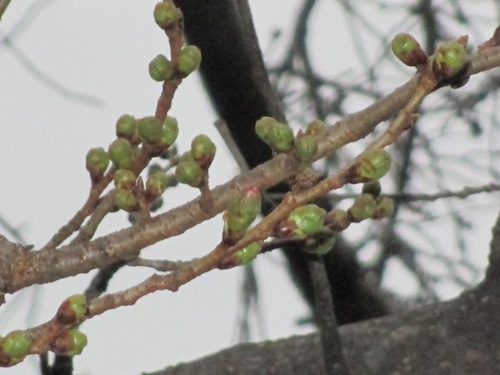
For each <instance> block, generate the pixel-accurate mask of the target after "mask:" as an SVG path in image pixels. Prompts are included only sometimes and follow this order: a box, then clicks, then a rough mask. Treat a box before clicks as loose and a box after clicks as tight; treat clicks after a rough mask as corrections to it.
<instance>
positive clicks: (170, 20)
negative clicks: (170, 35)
mask: <svg viewBox="0 0 500 375" xmlns="http://www.w3.org/2000/svg"><path fill="white" fill-rule="evenodd" d="M154 18H155V22H156V23H157V24H158V26H160V27H161V28H162V29H167V28H169V27H171V26H173V25H174V24H175V23H176V22H177V21H178V20H179V18H180V12H179V10H178V9H177V8H176V7H175V5H174V3H173V2H172V1H162V2H161V3H158V4H156V6H155V9H154Z"/></svg>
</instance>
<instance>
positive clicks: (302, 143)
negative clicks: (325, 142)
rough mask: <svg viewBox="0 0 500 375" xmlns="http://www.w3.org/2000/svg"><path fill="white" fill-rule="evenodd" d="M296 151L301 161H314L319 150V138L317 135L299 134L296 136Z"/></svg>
mask: <svg viewBox="0 0 500 375" xmlns="http://www.w3.org/2000/svg"><path fill="white" fill-rule="evenodd" d="M294 151H295V155H296V156H297V158H298V159H299V160H300V161H301V162H304V163H309V162H311V161H313V160H314V156H315V155H316V153H317V152H318V138H317V137H316V136H315V135H301V136H298V137H297V138H295V144H294Z"/></svg>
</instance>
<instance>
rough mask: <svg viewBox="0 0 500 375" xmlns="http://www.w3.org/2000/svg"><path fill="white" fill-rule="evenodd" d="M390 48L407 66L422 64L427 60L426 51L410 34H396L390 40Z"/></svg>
mask: <svg viewBox="0 0 500 375" xmlns="http://www.w3.org/2000/svg"><path fill="white" fill-rule="evenodd" d="M391 49H392V52H393V53H394V55H396V57H397V58H398V59H399V60H400V61H401V62H402V63H404V64H406V65H408V66H417V65H422V64H425V63H426V62H427V55H426V53H425V52H424V51H423V50H422V47H420V44H419V43H418V42H417V40H416V39H415V38H414V37H412V36H411V35H410V34H406V33H401V34H398V35H396V36H395V37H394V39H393V40H392V42H391Z"/></svg>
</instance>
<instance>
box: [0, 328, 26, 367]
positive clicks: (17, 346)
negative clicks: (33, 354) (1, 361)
mask: <svg viewBox="0 0 500 375" xmlns="http://www.w3.org/2000/svg"><path fill="white" fill-rule="evenodd" d="M0 349H1V351H2V352H3V353H5V354H6V355H7V356H8V357H10V358H11V360H12V361H14V362H16V361H18V360H20V359H22V358H24V357H25V356H26V354H28V353H29V351H30V349H31V339H30V338H29V336H28V334H27V333H26V331H12V332H10V333H9V334H8V335H7V336H5V337H4V339H3V340H2V342H1V344H0Z"/></svg>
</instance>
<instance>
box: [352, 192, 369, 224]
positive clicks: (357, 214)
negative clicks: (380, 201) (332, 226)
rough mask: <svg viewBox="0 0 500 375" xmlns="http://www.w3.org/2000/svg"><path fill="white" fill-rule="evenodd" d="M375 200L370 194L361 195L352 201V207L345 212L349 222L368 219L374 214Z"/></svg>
mask: <svg viewBox="0 0 500 375" xmlns="http://www.w3.org/2000/svg"><path fill="white" fill-rule="evenodd" d="M375 205H376V203H375V198H373V195H371V194H361V195H359V196H358V197H356V199H355V200H354V203H353V204H352V206H351V207H350V208H349V209H348V210H347V213H348V214H349V217H350V219H351V221H354V222H360V221H362V220H365V219H369V218H371V217H372V216H373V213H374V212H375Z"/></svg>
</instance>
